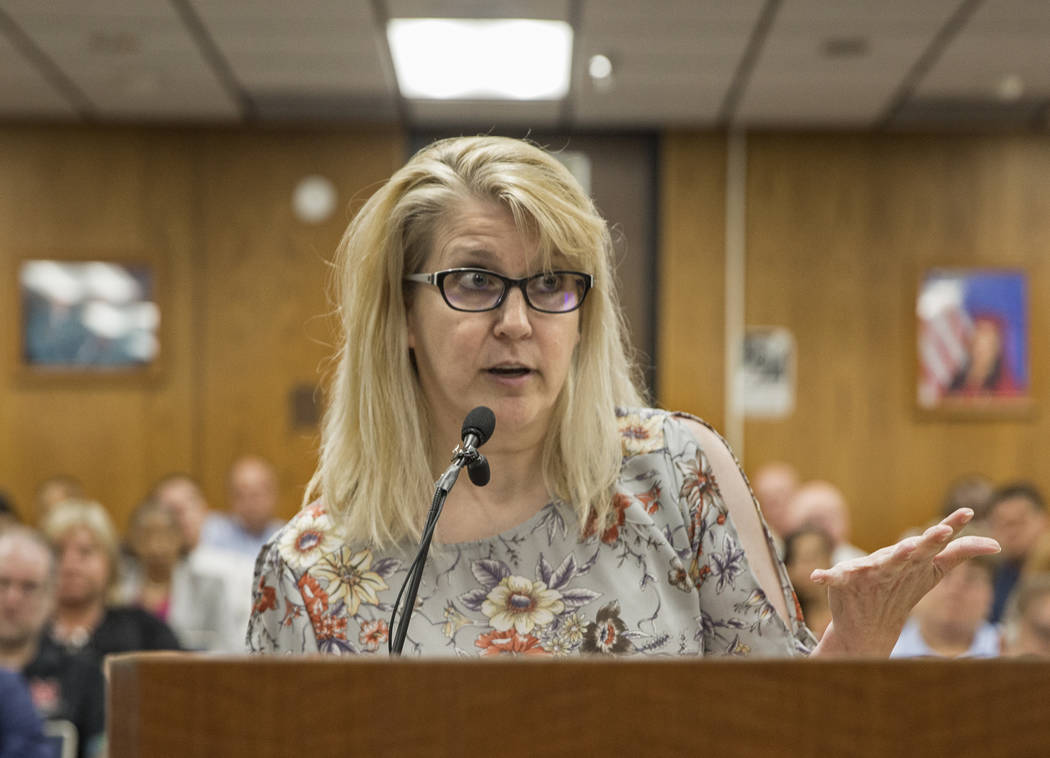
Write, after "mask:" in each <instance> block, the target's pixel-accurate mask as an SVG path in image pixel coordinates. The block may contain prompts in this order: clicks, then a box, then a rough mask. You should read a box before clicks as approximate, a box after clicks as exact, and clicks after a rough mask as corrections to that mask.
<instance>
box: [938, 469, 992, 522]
mask: <svg viewBox="0 0 1050 758" xmlns="http://www.w3.org/2000/svg"><path fill="white" fill-rule="evenodd" d="M994 494H995V485H994V484H992V480H991V479H989V478H988V477H986V476H982V475H981V474H967V475H966V476H961V477H959V478H958V479H956V480H955V481H953V482H952V483H951V484H950V485H948V491H947V492H946V493H945V494H944V505H943V506H942V507H941V518H942V519H943V518H947V516H948V514H951V513H955V511H957V510H958V509H959V508H969V509H970V510H972V511H973V521H971V522H970V525H971V526H973V525H980V524H983V523H984V521H985V519H987V518H988V506H989V504H990V503H991V501H992V496H993V495H994Z"/></svg>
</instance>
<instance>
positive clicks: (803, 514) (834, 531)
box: [788, 480, 867, 565]
mask: <svg viewBox="0 0 1050 758" xmlns="http://www.w3.org/2000/svg"><path fill="white" fill-rule="evenodd" d="M788 508H789V509H790V510H791V512H792V513H793V514H794V515H795V518H796V519H797V524H798V526H813V527H816V528H817V529H821V530H823V531H824V532H825V533H827V535H828V536H829V537H830V538H831V543H832V545H833V546H834V547H833V550H832V553H831V564H832V565H835V564H836V563H841V562H842V561H848V560H851V559H853V558H860V557H863V556H865V555H867V553H866V552H864V551H863V550H861V549H860V548H859V547H857V546H856V545H851V544H850V541H849V536H850V522H849V508H848V507H847V505H846V498H845V496H843V494H842V492H841V490H839V488H838V487H836V486H835V485H834V484H832V483H831V482H825V481H819V480H818V481H812V482H806V483H805V484H803V485H802V486H801V487H799V489H798V491H797V492H796V493H795V494H794V496H793V497H792V498H791V501H790V502H789V504H788Z"/></svg>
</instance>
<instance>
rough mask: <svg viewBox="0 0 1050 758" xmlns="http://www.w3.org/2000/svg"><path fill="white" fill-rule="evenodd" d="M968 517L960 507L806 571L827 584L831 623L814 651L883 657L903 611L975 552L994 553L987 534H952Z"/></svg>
mask: <svg viewBox="0 0 1050 758" xmlns="http://www.w3.org/2000/svg"><path fill="white" fill-rule="evenodd" d="M972 518H973V511H972V510H970V509H969V508H960V509H959V510H957V511H955V512H954V513H952V514H951V515H950V516H948V517H947V518H946V519H944V521H942V522H941V523H939V524H937V525H935V526H931V527H930V528H929V529H927V530H926V531H925V532H923V533H922V534H921V535H919V536H918V537H908V538H906V539H903V540H901V541H900V542H898V543H897V544H896V545H891V546H889V547H884V548H882V549H880V550H876V551H875V552H874V553H872V554H871V555H868V556H865V557H863V558H856V559H854V560H851V561H844V562H842V563H838V564H836V565H834V566H832V567H831V568H829V569H818V570H817V571H814V572H813V573H812V574H811V575H810V579H812V580H813V581H814V582H816V583H817V584H822V585H825V586H827V588H828V599H829V601H830V604H831V618H832V621H831V625H830V626H829V627H828V628H827V631H826V632H825V633H824V637H823V638H822V639H821V641H820V644H819V645H818V646H817V649H816V650H815V651H814V654H817V655H852V656H879V657H886V656H888V655H889V654H890V651H891V650H893V645H894V643H896V641H897V637H898V636H899V635H900V632H901V629H902V628H903V626H904V622H905V621H907V619H908V614H909V613H911V609H912V608H913V607H914V606H915V604H916V603H917V602H919V600H920V599H921V598H922V596H923V595H925V594H926V593H927V592H929V591H930V590H931V589H932V588H933V587H934V585H936V584H937V582H939V581H940V580H941V579H942V578H943V577H944V575H945V574H947V573H948V572H949V571H951V570H952V569H953V568H955V567H956V566H958V565H959V564H960V563H962V562H963V561H965V560H966V559H967V558H972V557H974V556H976V555H984V554H988V553H997V552H999V543H998V542H996V541H995V540H993V539H990V538H988V537H976V536H967V537H960V538H958V539H954V540H953V539H952V537H953V536H954V535H955V534H956V532H958V531H959V530H960V529H961V528H962V527H964V526H965V525H966V524H967V523H969V521H970V520H971V519H972Z"/></svg>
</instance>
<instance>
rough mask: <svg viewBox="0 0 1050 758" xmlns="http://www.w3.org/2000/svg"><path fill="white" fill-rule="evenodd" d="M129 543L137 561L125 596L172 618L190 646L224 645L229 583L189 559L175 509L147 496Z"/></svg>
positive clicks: (133, 519)
mask: <svg viewBox="0 0 1050 758" xmlns="http://www.w3.org/2000/svg"><path fill="white" fill-rule="evenodd" d="M128 544H129V547H130V549H131V553H132V556H133V558H134V560H133V562H132V563H131V565H130V567H129V568H130V570H129V571H128V573H127V575H126V576H125V577H124V581H123V584H122V587H121V595H120V599H121V600H122V601H123V602H127V603H130V604H133V605H138V606H140V607H142V608H145V609H146V610H147V611H149V612H150V613H152V614H153V615H154V616H156V617H157V618H159V619H161V620H162V621H164V622H166V623H167V624H168V626H170V627H171V628H172V631H174V632H175V634H176V636H177V637H178V638H179V643H180V644H181V645H182V646H183V647H185V648H187V649H192V650H218V649H223V642H224V639H225V635H226V634H227V630H226V625H225V622H226V619H227V615H226V597H225V583H224V582H223V581H222V579H221V578H220V577H218V576H216V575H214V574H206V573H202V572H199V571H196V570H194V567H193V566H192V564H190V562H189V561H188V560H187V559H186V558H185V556H184V554H183V538H182V530H181V529H180V528H179V522H178V520H177V518H176V516H175V513H174V511H172V510H171V509H170V508H168V507H167V506H165V505H164V504H163V503H162V502H161V501H160V500H157V499H155V498H147V499H146V500H145V501H143V502H142V503H141V504H140V505H139V507H138V508H136V509H135V512H134V513H133V514H132V516H131V522H130V525H129V529H128ZM242 631H243V630H242Z"/></svg>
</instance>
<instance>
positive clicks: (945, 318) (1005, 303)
mask: <svg viewBox="0 0 1050 758" xmlns="http://www.w3.org/2000/svg"><path fill="white" fill-rule="evenodd" d="M1028 291H1029V287H1028V277H1027V274H1026V273H1025V272H1024V271H1022V270H1018V269H1008V268H990V267H989V268H964V267H937V268H930V269H928V270H926V271H925V272H923V274H922V275H921V278H920V282H919V287H918V293H917V297H916V302H915V316H916V364H915V365H916V371H915V379H916V384H915V390H916V395H915V398H916V404H917V407H918V410H919V412H920V413H921V414H924V415H929V416H935V417H937V416H941V417H945V416H946V417H970V418H1011V417H1014V418H1016V417H1024V416H1028V415H1029V414H1031V413H1032V411H1033V410H1034V401H1033V397H1032V380H1031V356H1030V352H1029V350H1030V335H1029V303H1028Z"/></svg>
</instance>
